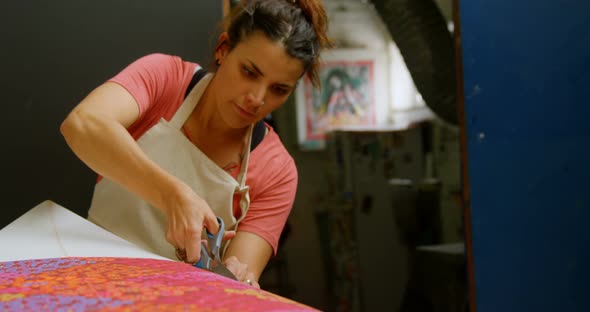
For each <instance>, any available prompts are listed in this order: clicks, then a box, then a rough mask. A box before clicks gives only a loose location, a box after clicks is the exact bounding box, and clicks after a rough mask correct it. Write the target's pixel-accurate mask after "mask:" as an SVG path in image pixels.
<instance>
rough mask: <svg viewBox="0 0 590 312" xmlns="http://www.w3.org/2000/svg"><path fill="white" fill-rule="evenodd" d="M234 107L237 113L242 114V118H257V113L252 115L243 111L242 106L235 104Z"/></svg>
mask: <svg viewBox="0 0 590 312" xmlns="http://www.w3.org/2000/svg"><path fill="white" fill-rule="evenodd" d="M234 107H235V109H236V111H237V112H238V113H239V114H240V116H242V117H244V118H248V119H250V118H255V117H256V114H255V113H251V112H249V111H247V110H245V109H243V108H242V107H241V106H240V105H238V104H236V103H234Z"/></svg>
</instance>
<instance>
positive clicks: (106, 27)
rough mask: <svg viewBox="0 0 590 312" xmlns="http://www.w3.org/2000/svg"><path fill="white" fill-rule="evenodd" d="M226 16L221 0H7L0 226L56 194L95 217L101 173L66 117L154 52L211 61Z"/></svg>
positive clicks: (0, 35) (0, 53)
mask: <svg viewBox="0 0 590 312" xmlns="http://www.w3.org/2000/svg"><path fill="white" fill-rule="evenodd" d="M221 16H222V10H221V1H194V0H174V1H155V0H102V1H80V0H61V1H41V0H24V1H2V4H0V72H1V74H0V94H1V97H0V103H1V107H2V113H3V114H2V115H3V117H4V118H2V122H1V126H0V127H1V128H0V129H1V140H0V146H1V149H0V150H1V153H2V157H1V158H0V160H1V162H0V163H1V175H2V180H3V181H2V183H1V185H0V187H1V188H0V189H1V190H2V191H1V205H0V207H1V210H0V227H3V226H5V225H7V224H8V223H10V222H12V221H13V220H14V219H16V218H17V217H18V216H20V215H22V214H23V213H25V212H26V211H28V210H29V209H31V208H33V207H34V206H35V205H37V204H39V203H40V202H42V201H43V200H46V199H51V200H53V201H55V202H57V203H58V204H60V205H62V206H64V207H66V208H69V209H70V210H72V211H74V212H76V213H78V214H80V215H82V216H85V215H86V210H87V209H88V206H89V204H90V199H91V195H92V190H93V187H94V181H95V178H96V176H95V174H94V173H93V172H92V171H91V170H90V169H88V168H87V167H86V166H85V165H84V164H83V163H82V162H81V161H80V160H79V159H78V158H77V157H76V156H75V155H74V154H73V153H72V152H71V151H70V150H69V148H68V147H67V145H66V144H65V141H64V140H63V138H62V136H61V134H60V133H59V125H60V123H61V121H62V120H63V119H64V118H65V117H66V115H67V113H68V112H69V111H70V110H71V109H72V108H73V107H74V106H75V105H76V104H77V103H78V102H79V101H80V100H81V99H82V98H83V97H84V96H85V95H86V94H88V93H89V92H90V91H91V90H92V89H94V88H95V87H96V86H98V85H99V84H101V83H102V82H104V81H105V80H106V79H108V78H110V77H111V76H113V75H115V74H116V73H117V72H118V71H120V70H121V69H123V68H124V67H125V66H126V65H127V64H128V63H130V62H132V61H133V60H134V59H136V58H138V57H140V56H142V55H144V54H148V53H152V52H163V53H169V54H175V55H179V56H181V57H183V58H185V59H189V60H192V61H196V62H199V63H201V64H203V65H208V64H209V62H210V61H209V58H210V56H211V53H210V51H211V50H212V47H213V43H214V42H215V39H216V36H217V33H218V30H219V22H220V20H221Z"/></svg>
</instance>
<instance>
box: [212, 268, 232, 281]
mask: <svg viewBox="0 0 590 312" xmlns="http://www.w3.org/2000/svg"><path fill="white" fill-rule="evenodd" d="M211 272H213V273H217V274H219V275H221V276H225V277H227V278H231V279H233V280H236V281H237V280H238V279H237V278H236V276H235V275H234V274H233V273H232V272H231V271H230V270H229V269H228V268H226V267H225V266H224V265H223V264H218V265H216V266H215V267H214V268H213V269H212V270H211Z"/></svg>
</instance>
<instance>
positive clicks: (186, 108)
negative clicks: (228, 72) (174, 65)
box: [169, 73, 213, 130]
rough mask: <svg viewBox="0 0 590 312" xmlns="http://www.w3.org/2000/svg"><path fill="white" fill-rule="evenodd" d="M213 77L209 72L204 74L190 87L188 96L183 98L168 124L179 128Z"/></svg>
mask: <svg viewBox="0 0 590 312" xmlns="http://www.w3.org/2000/svg"><path fill="white" fill-rule="evenodd" d="M211 78H213V74H211V73H209V74H206V75H205V76H204V77H203V78H202V79H201V81H199V83H197V84H196V86H195V87H194V88H192V89H191V90H190V92H189V94H188V96H187V97H186V98H185V99H184V102H182V104H181V105H180V108H179V109H178V110H177V111H176V114H174V116H173V117H172V119H171V120H170V123H169V124H170V125H171V126H172V127H174V128H176V129H179V130H180V129H181V128H182V125H184V122H185V121H186V120H187V119H188V117H189V116H190V115H191V113H192V112H193V110H194V109H195V106H197V103H198V102H199V99H200V98H201V95H203V92H205V89H206V88H207V86H208V85H209V82H210V81H211Z"/></svg>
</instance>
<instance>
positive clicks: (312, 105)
mask: <svg viewBox="0 0 590 312" xmlns="http://www.w3.org/2000/svg"><path fill="white" fill-rule="evenodd" d="M384 65H385V64H383V59H382V58H379V57H378V54H375V53H371V51H370V50H365V49H334V50H330V51H327V52H326V53H324V54H323V55H322V62H321V65H320V70H319V78H320V83H321V88H319V89H318V88H314V87H313V86H312V84H311V80H310V79H308V78H307V77H305V78H304V79H302V81H301V82H300V83H299V85H298V86H297V89H296V91H295V96H296V98H295V101H296V106H297V128H298V137H299V145H300V147H301V149H304V150H314V149H323V148H324V146H325V142H324V140H325V134H326V133H327V132H328V131H330V130H334V129H339V128H359V127H360V128H370V127H372V126H375V125H376V124H377V120H378V116H377V115H378V111H379V109H378V102H379V101H378V100H377V98H378V97H379V98H380V99H381V100H383V97H380V96H379V93H380V91H381V90H380V88H379V87H378V86H379V85H380V84H381V82H383V80H384V79H385V78H386V76H387V75H386V74H384V73H386V71H384V70H381V69H385V68H386V66H384ZM384 93H385V97H386V94H387V92H384ZM382 104H384V105H387V103H386V101H385V103H382Z"/></svg>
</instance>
